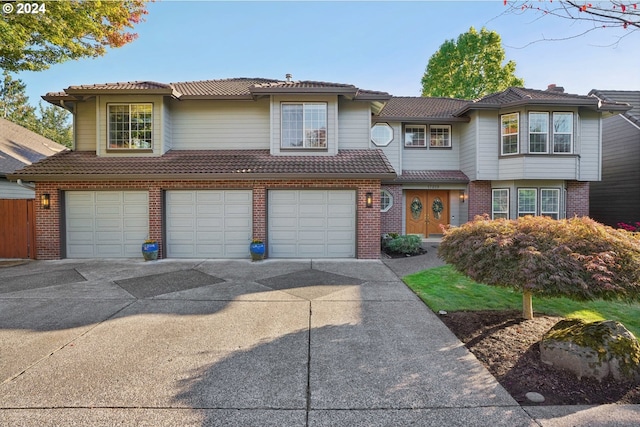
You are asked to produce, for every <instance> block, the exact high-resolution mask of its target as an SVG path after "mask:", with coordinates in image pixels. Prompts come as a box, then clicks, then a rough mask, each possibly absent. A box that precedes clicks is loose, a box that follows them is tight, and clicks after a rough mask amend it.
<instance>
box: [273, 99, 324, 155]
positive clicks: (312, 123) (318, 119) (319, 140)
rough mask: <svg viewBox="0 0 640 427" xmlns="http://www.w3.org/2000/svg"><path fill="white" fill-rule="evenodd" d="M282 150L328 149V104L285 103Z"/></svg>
mask: <svg viewBox="0 0 640 427" xmlns="http://www.w3.org/2000/svg"><path fill="white" fill-rule="evenodd" d="M282 148H327V104H326V103H283V104H282Z"/></svg>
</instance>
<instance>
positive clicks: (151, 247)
mask: <svg viewBox="0 0 640 427" xmlns="http://www.w3.org/2000/svg"><path fill="white" fill-rule="evenodd" d="M142 256H143V257H144V260H145V261H155V260H157V259H158V243H156V242H154V243H143V244H142Z"/></svg>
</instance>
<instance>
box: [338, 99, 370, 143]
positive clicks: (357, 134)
mask: <svg viewBox="0 0 640 427" xmlns="http://www.w3.org/2000/svg"><path fill="white" fill-rule="evenodd" d="M370 128H371V108H370V107H369V103H368V102H355V101H348V100H344V99H340V101H339V102H338V144H339V146H338V148H339V149H341V150H342V149H362V148H369V140H370V133H371V130H370Z"/></svg>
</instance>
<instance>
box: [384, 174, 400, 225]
mask: <svg viewBox="0 0 640 427" xmlns="http://www.w3.org/2000/svg"><path fill="white" fill-rule="evenodd" d="M381 190H387V191H388V192H389V194H391V197H393V206H391V209H389V210H388V211H387V212H381V213H380V221H381V223H382V224H381V228H380V233H381V234H384V233H398V234H403V230H402V185H386V184H385V185H382V186H381Z"/></svg>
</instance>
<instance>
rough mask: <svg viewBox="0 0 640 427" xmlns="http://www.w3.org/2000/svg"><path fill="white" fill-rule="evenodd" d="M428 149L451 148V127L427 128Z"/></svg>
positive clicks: (431, 126) (435, 126) (436, 126)
mask: <svg viewBox="0 0 640 427" xmlns="http://www.w3.org/2000/svg"><path fill="white" fill-rule="evenodd" d="M429 147H432V148H450V147H451V126H449V125H430V126H429Z"/></svg>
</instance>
